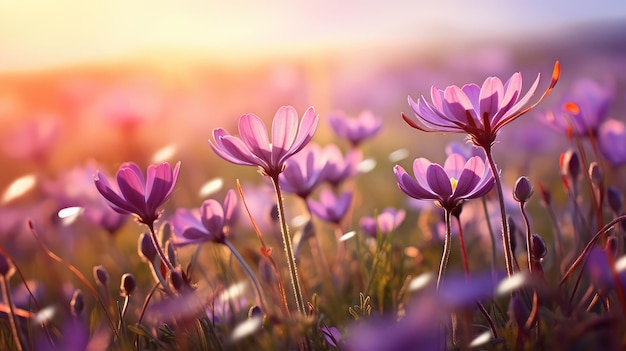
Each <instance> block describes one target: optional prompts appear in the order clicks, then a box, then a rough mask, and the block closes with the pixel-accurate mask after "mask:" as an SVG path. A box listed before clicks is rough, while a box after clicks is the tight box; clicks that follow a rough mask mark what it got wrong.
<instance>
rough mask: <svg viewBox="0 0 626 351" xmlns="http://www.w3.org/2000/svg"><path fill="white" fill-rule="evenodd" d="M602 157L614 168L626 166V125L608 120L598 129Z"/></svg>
mask: <svg viewBox="0 0 626 351" xmlns="http://www.w3.org/2000/svg"><path fill="white" fill-rule="evenodd" d="M598 145H599V147H600V152H601V153H602V156H604V158H606V160H607V161H609V162H610V163H611V164H612V165H614V166H620V165H623V164H626V124H624V123H623V122H621V121H618V120H616V119H608V120H606V121H605V122H604V123H602V125H601V126H600V128H598Z"/></svg>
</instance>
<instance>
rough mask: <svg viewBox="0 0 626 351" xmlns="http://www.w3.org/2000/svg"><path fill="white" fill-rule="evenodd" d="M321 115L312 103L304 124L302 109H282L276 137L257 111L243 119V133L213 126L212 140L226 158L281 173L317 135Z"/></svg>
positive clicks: (274, 123) (276, 118) (274, 127)
mask: <svg viewBox="0 0 626 351" xmlns="http://www.w3.org/2000/svg"><path fill="white" fill-rule="evenodd" d="M318 121H319V117H318V116H317V115H316V114H315V109H313V107H309V108H308V109H307V110H306V111H305V112H304V116H303V117H302V120H301V121H300V124H298V113H297V112H296V110H295V108H293V107H291V106H283V107H281V108H279V109H278V111H277V112H276V114H275V115H274V120H273V121H272V137H271V141H270V139H269V138H268V134H267V129H266V128H265V124H263V121H262V120H261V119H260V118H259V117H258V116H256V115H254V114H245V115H243V116H241V118H240V119H239V134H240V137H235V136H232V135H230V134H229V133H228V132H227V131H226V130H224V129H222V128H216V129H214V130H213V140H209V144H210V145H211V148H212V149H213V151H215V153H216V154H217V155H218V156H220V157H221V158H223V159H225V160H226V161H229V162H232V163H234V164H238V165H244V166H257V167H259V170H260V172H261V174H263V175H267V176H270V177H278V175H279V174H280V173H281V172H282V171H283V170H284V168H285V162H287V159H289V158H290V157H291V156H293V155H294V154H296V153H297V152H299V151H300V150H302V148H304V147H305V146H306V144H308V143H309V141H311V139H312V138H313V133H315V130H316V129H317V124H318Z"/></svg>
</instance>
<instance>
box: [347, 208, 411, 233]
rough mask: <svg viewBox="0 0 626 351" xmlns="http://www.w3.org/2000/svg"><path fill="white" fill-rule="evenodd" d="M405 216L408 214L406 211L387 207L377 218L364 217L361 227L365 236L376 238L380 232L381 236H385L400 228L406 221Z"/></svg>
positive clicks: (360, 223) (360, 222)
mask: <svg viewBox="0 0 626 351" xmlns="http://www.w3.org/2000/svg"><path fill="white" fill-rule="evenodd" d="M405 215H406V212H405V211H404V210H396V209H395V208H391V207H387V208H385V209H384V210H383V211H382V212H381V213H380V214H379V215H378V216H376V217H369V216H366V217H362V218H361V220H360V221H359V225H360V226H361V229H363V231H364V232H365V234H367V235H368V236H370V237H372V238H375V237H376V233H378V231H379V230H380V233H381V234H383V235H385V234H389V233H391V232H392V231H394V230H395V229H396V228H398V226H399V225H400V224H401V223H402V221H404V217H405Z"/></svg>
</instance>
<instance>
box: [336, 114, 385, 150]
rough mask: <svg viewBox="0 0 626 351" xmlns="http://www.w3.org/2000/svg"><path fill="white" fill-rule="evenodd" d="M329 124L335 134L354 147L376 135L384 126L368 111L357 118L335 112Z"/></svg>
mask: <svg viewBox="0 0 626 351" xmlns="http://www.w3.org/2000/svg"><path fill="white" fill-rule="evenodd" d="M328 122H329V123H330V126H331V127H332V129H333V131H334V132H335V134H337V135H338V136H339V137H341V138H344V139H346V140H348V141H349V142H350V144H352V146H354V147H356V146H358V145H359V144H360V143H361V142H362V141H363V140H366V139H369V138H371V137H373V136H374V135H376V134H377V133H378V132H379V131H380V129H381V128H382V126H383V122H382V120H381V119H380V118H378V117H376V116H375V115H374V113H372V111H368V110H365V111H363V112H361V113H360V114H359V116H358V117H356V118H351V117H348V116H347V115H346V114H345V113H343V112H341V111H339V112H335V113H334V114H332V115H330V116H329V117H328Z"/></svg>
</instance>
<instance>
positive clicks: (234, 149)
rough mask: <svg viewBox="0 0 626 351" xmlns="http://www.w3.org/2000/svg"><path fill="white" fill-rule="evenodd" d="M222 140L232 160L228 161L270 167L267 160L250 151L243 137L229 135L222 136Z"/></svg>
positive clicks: (223, 147)
mask: <svg viewBox="0 0 626 351" xmlns="http://www.w3.org/2000/svg"><path fill="white" fill-rule="evenodd" d="M220 142H221V146H222V149H223V150H225V151H226V152H228V154H229V156H230V160H228V159H227V160H228V161H231V162H232V163H235V164H239V165H244V166H259V167H263V168H266V167H268V163H267V161H266V160H263V159H260V158H258V157H257V156H256V155H254V154H253V153H252V152H250V149H248V147H247V146H246V144H245V143H244V142H243V141H242V140H241V139H239V138H237V137H234V136H231V135H227V136H223V137H221V138H220ZM218 155H219V154H218ZM220 156H221V155H220Z"/></svg>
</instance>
